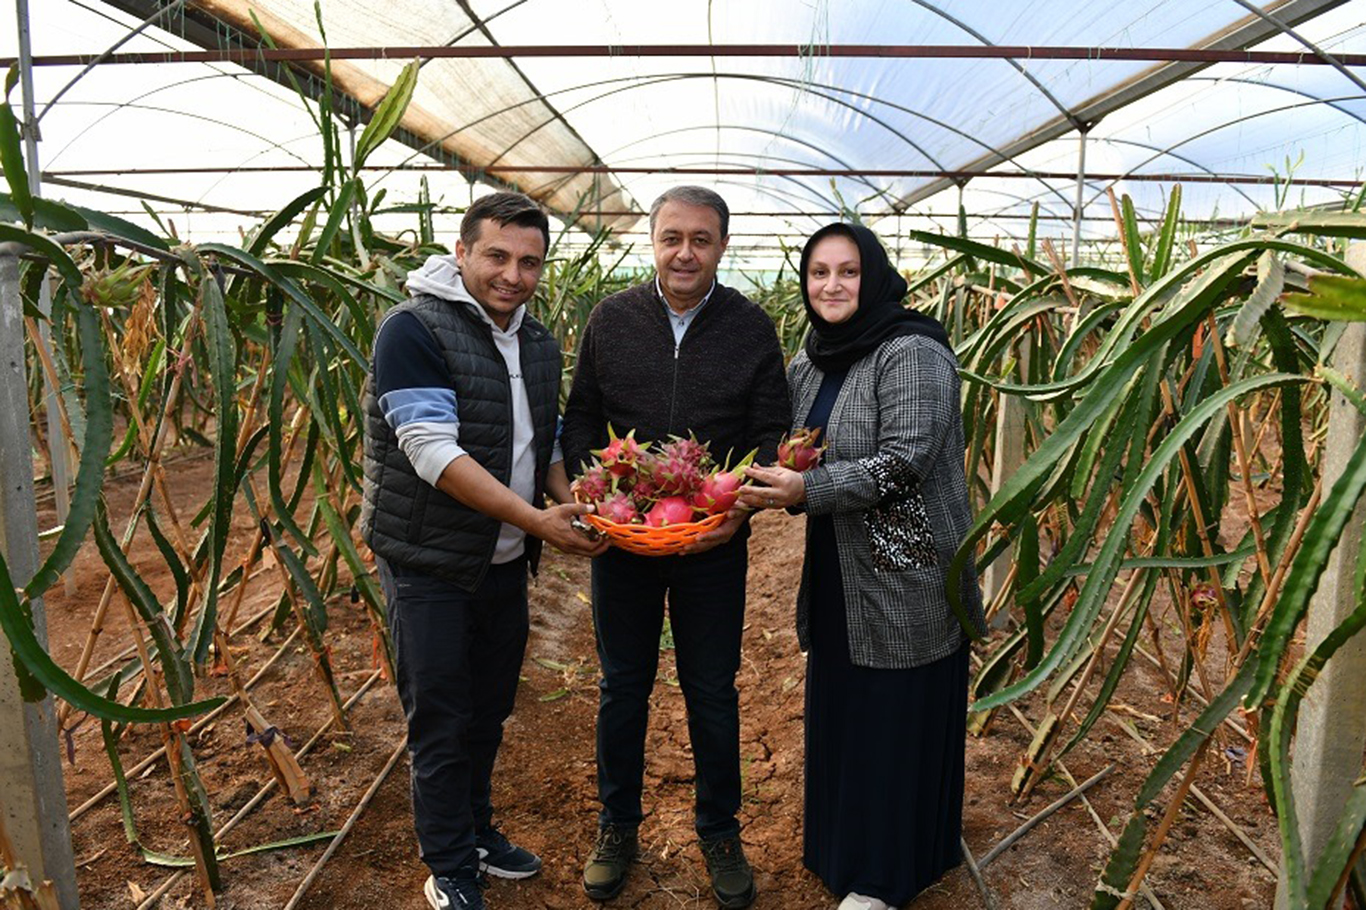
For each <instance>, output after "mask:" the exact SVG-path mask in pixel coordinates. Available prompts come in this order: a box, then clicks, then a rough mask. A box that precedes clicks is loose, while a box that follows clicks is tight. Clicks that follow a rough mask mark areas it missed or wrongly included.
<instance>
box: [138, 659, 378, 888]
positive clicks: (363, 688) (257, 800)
mask: <svg viewBox="0 0 1366 910" xmlns="http://www.w3.org/2000/svg"><path fill="white" fill-rule="evenodd" d="M381 675H383V674H382V671H380V670H376V671H375V672H373V673H371V674H370V676H369V677H368V678H367V679H366V680H365V682H363V683H361V685H360V688H359V689H357V690H356V694H355V695H352V696H351V697H350V698H348V699H347V700H346V708H347V710H350V709H351V708H352V707H353V706H354V705H355V704H356V702H358V701H360V698H361V696H362V695H364V694H365V693H366V692H368V691H369V690H370V687H371V686H373V685H374V684H375V683H376V682H377V681H378V680H379V678H380V676H381ZM335 722H336V721H335V718H332V717H329V718H328V719H327V720H325V721H323V725H322V726H321V727H319V728H318V730H317V732H316V733H314V734H313V735H312V736H311V737H309V739H308V742H306V743H304V744H303V746H302V747H301V748H300V749H299V758H303V757H304V756H305V755H307V754H308V753H309V752H311V751H312V750H313V747H314V745H316V744H317V742H318V740H320V739H322V737H323V734H324V733H326V732H327V730H328V728H329V727H331V726H332V724H333V723H335ZM277 786H279V784H278V783H276V781H275V779H274V778H272V779H271V780H269V781H266V783H265V785H264V786H263V787H261V789H260V790H257V791H256V795H255V796H253V797H252V798H251V799H249V800H248V801H247V804H246V805H245V806H243V807H242V808H241V809H238V810H237V814H236V815H234V816H233V817H232V818H230V819H228V821H227V823H226V824H225V825H223V827H221V828H219V829H218V831H217V832H216V834H215V837H217V838H218V839H219V840H222V839H223V838H224V837H226V836H227V835H228V833H229V832H231V831H232V830H233V829H234V828H235V827H237V825H238V824H239V823H240V822H241V821H242V819H244V818H246V817H247V816H248V815H249V814H251V811H252V810H253V809H255V808H256V807H257V806H259V805H261V803H263V802H265V800H266V797H268V796H270V794H271V792H272V791H274V789H275V788H276V787H277ZM184 875H185V873H184V871H178V872H174V873H172V874H171V876H170V877H169V878H167V879H166V880H165V881H164V882H162V883H161V884H160V885H158V886H157V887H156V889H155V890H153V891H152V892H151V893H150V894H148V895H147V899H146V900H145V901H143V902H142V903H141V904H139V905H138V906H137V910H152V908H154V907H156V906H157V903H158V902H159V901H160V900H161V898H162V897H163V896H164V895H165V894H166V892H167V891H170V890H171V889H172V888H173V887H175V885H176V883H177V882H179V881H180V879H181V878H182V877H183V876H184Z"/></svg>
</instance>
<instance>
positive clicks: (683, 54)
mask: <svg viewBox="0 0 1366 910" xmlns="http://www.w3.org/2000/svg"><path fill="white" fill-rule="evenodd" d="M7 2H8V5H9V7H10V9H11V10H13V9H14V8H15V7H14V3H15V0H7ZM29 5H30V19H31V34H32V44H33V52H34V54H35V55H36V56H37V57H38V64H39V65H37V66H36V67H35V79H36V89H35V98H36V101H37V107H38V111H39V112H40V113H41V114H42V119H41V140H42V141H41V143H40V151H39V156H40V160H41V163H42V169H43V171H44V193H45V194H46V195H49V196H53V197H57V198H66V199H68V200H70V201H72V202H77V203H79V204H82V205H85V206H88V207H92V208H99V209H103V210H106V211H119V212H123V213H126V214H127V215H128V217H133V218H138V219H142V220H144V221H150V218H149V216H148V215H147V214H146V213H145V212H144V210H143V204H144V203H145V204H146V205H147V206H150V207H151V208H152V209H153V210H155V211H156V212H158V213H159V214H160V215H161V216H162V217H163V218H165V217H170V218H171V219H172V220H174V221H175V222H176V225H177V229H178V230H179V231H180V233H181V235H182V236H189V237H192V238H196V239H209V238H211V237H213V236H215V235H224V234H230V235H234V236H235V235H236V233H237V231H238V229H239V228H245V227H248V226H249V225H250V224H251V223H252V222H253V220H254V218H255V217H256V213H265V212H269V211H272V210H274V209H277V208H279V207H280V206H282V205H283V204H284V203H285V202H287V201H288V200H289V199H291V198H293V197H294V196H296V195H298V194H299V193H300V192H302V191H303V190H305V189H307V188H308V187H309V186H311V185H314V184H316V182H317V177H316V174H315V173H314V171H316V169H317V168H319V167H320V165H321V162H322V157H323V147H322V142H321V140H320V138H319V137H318V133H317V130H316V128H315V126H314V124H313V121H312V118H311V115H310V113H309V112H308V110H306V108H305V106H304V104H303V102H302V101H301V100H300V98H299V95H298V94H296V92H295V91H294V89H293V88H291V87H289V85H287V84H282V83H283V81H284V80H283V79H281V77H280V75H279V73H280V70H278V69H275V70H272V69H270V68H269V67H268V66H267V65H266V64H263V63H259V62H258V63H256V64H254V65H253V66H239V65H237V64H234V63H227V62H209V63H205V62H166V63H141V64H134V63H126V62H107V63H103V64H100V65H98V66H95V67H93V68H92V69H91V70H90V71H89V72H88V73H86V74H85V75H84V76H83V77H82V78H80V79H79V81H76V82H75V83H74V84H71V85H70V87H69V89H68V90H66V91H65V92H64V93H63V91H62V90H63V89H64V87H67V86H68V84H70V83H72V80H73V79H74V78H75V77H77V76H78V74H80V73H81V71H82V69H83V68H82V67H81V66H78V65H45V62H44V61H43V59H42V58H43V57H45V56H51V55H70V54H100V53H103V52H105V51H107V50H109V49H110V48H111V47H112V46H113V45H114V44H115V43H116V42H118V41H120V40H121V39H123V38H124V37H125V36H126V35H127V34H128V32H129V31H130V30H132V29H133V28H135V27H137V26H138V25H139V24H140V23H141V22H142V21H143V20H144V19H146V18H148V17H151V16H153V15H154V14H158V13H160V16H159V18H158V19H157V24H156V25H153V26H151V27H149V28H147V29H146V30H145V31H143V32H142V33H140V34H138V35H137V36H136V37H133V38H132V39H131V40H128V41H127V43H125V44H123V45H122V46H120V47H119V48H118V49H117V51H118V53H120V54H126V53H128V52H133V51H143V52H155V51H166V50H175V51H195V50H199V49H201V48H205V49H218V48H224V47H243V46H245V47H249V48H255V47H257V46H258V45H259V42H260V36H259V32H258V23H259V27H260V28H263V29H264V30H265V31H266V32H267V33H268V35H269V39H270V41H271V43H273V44H274V45H275V46H276V47H279V48H317V47H320V46H322V45H323V43H324V42H323V38H322V31H325V34H326V44H327V45H328V46H329V47H331V48H333V49H342V48H385V49H390V51H394V52H393V53H390V52H389V51H386V52H385V53H384V54H374V55H370V56H371V57H372V59H365V58H364V57H362V56H357V57H348V58H347V59H334V60H333V61H332V63H331V71H332V78H333V82H334V85H335V88H336V90H337V91H338V92H341V93H344V94H346V95H349V96H351V97H352V98H354V99H356V100H357V101H358V102H359V103H360V105H361V106H362V107H364V108H370V107H373V105H375V104H376V103H377V102H378V100H379V99H380V98H381V97H382V96H383V93H384V92H385V90H386V89H387V88H388V86H389V85H390V84H391V83H392V81H393V79H394V78H395V77H396V76H397V74H398V73H399V71H400V70H401V69H402V67H403V65H404V64H405V63H406V62H408V60H409V59H411V54H408V55H404V54H403V53H400V52H399V51H401V50H402V49H403V48H412V47H418V46H423V47H431V46H444V47H455V48H459V47H465V46H471V47H477V46H489V45H500V46H504V47H513V48H531V47H534V48H535V50H536V51H537V52H536V53H531V52H527V53H521V54H516V55H513V56H510V57H500V56H486V57H477V58H471V57H440V58H436V59H425V62H424V63H423V66H422V69H421V74H420V78H419V83H418V88H417V90H416V92H415V94H414V98H413V102H412V105H411V106H410V108H409V110H408V113H407V115H406V117H405V120H404V122H403V128H404V133H403V135H402V136H400V137H399V138H397V139H395V140H391V141H390V142H389V143H387V144H386V145H385V146H384V147H383V148H382V149H380V151H379V152H378V153H376V154H375V155H374V156H372V158H371V159H370V161H369V162H368V164H369V165H371V166H373V167H374V168H375V169H373V170H370V171H367V174H366V177H367V185H368V186H369V188H370V192H371V194H372V198H373V194H374V193H376V192H377V191H378V190H379V189H381V188H384V189H386V190H387V193H386V202H385V204H386V205H394V204H400V203H411V202H413V201H415V200H416V199H417V196H418V192H419V182H420V181H421V180H424V179H425V180H426V182H427V184H428V185H429V187H430V193H431V197H432V199H433V200H434V201H436V202H438V203H440V204H442V205H444V206H447V207H449V209H450V213H449V214H446V215H444V216H442V217H439V218H438V219H437V229H438V231H443V230H444V231H451V230H453V229H454V226H455V224H456V219H457V218H458V215H457V214H456V213H455V210H458V209H459V208H461V207H463V206H464V205H465V204H467V203H468V201H469V199H470V198H471V194H478V193H481V192H484V191H486V190H485V187H487V186H488V185H490V184H494V183H497V184H501V185H512V186H515V187H518V188H520V189H523V190H525V191H527V192H529V193H531V194H532V195H534V196H536V197H537V198H538V199H541V200H542V201H543V202H544V203H545V204H546V205H547V207H548V208H550V209H552V210H553V211H556V212H561V213H564V212H571V211H575V210H578V211H579V212H580V218H581V223H586V224H590V225H591V224H596V223H599V222H600V223H603V224H608V225H610V226H612V227H613V228H614V229H616V230H618V231H619V232H622V233H621V234H620V236H621V237H623V238H624V239H626V240H628V241H635V242H637V243H640V242H641V241H644V240H645V225H644V221H643V219H642V218H641V217H640V215H641V213H642V212H643V210H645V209H647V208H648V206H649V204H650V201H651V200H652V199H653V198H654V197H655V196H656V195H657V194H658V193H659V192H660V191H661V190H663V189H665V188H666V187H668V186H670V185H674V184H678V183H698V184H702V185H707V186H712V187H714V188H716V189H717V190H719V191H720V192H721V193H722V194H723V195H724V196H725V197H726V198H727V200H728V201H729V203H730V206H731V208H732V210H733V211H734V212H735V213H736V215H735V217H734V219H733V221H732V225H731V233H732V238H733V239H732V257H733V261H732V263H731V264H732V265H736V264H744V263H746V262H762V261H764V260H771V259H772V253H773V251H774V250H776V249H777V247H778V244H779V243H780V242H781V241H783V240H786V241H787V242H794V241H799V240H800V238H801V237H802V236H804V235H805V234H807V233H809V232H810V231H811V230H812V229H813V228H814V227H816V226H818V225H819V224H822V223H824V222H826V221H829V220H831V219H832V218H833V217H835V216H836V215H837V213H838V212H840V211H841V209H842V208H847V209H856V210H857V211H859V212H860V213H861V215H862V216H863V217H864V218H865V219H866V220H868V221H869V222H871V223H873V224H874V225H875V226H876V227H877V228H878V229H879V230H881V231H882V232H883V233H884V234H885V235H886V236H887V237H889V238H892V237H895V236H899V235H900V236H904V234H905V232H906V231H907V230H908V229H911V228H917V229H923V230H936V231H937V230H949V231H954V230H957V217H958V212H959V206H960V203H961V206H962V208H963V211H964V212H965V213H966V215H967V226H968V230H969V232H970V233H971V234H972V235H973V236H974V237H978V238H983V239H987V240H990V238H992V237H1000V238H1003V239H1004V238H1010V237H1019V236H1022V235H1023V234H1024V233H1025V231H1026V230H1027V229H1028V224H1029V214H1030V211H1031V208H1032V207H1033V205H1034V204H1035V203H1037V204H1038V206H1039V211H1040V218H1041V221H1040V231H1041V233H1043V234H1045V235H1049V236H1054V237H1060V238H1062V237H1065V238H1069V239H1070V236H1071V232H1072V219H1073V213H1074V205H1075V202H1076V199H1077V196H1078V190H1077V186H1078V181H1077V172H1078V169H1079V166H1081V165H1082V164H1083V163H1084V171H1085V175H1086V176H1085V180H1084V181H1083V183H1082V189H1081V201H1082V205H1083V208H1082V222H1081V225H1082V236H1083V238H1091V239H1099V238H1104V237H1108V236H1112V235H1113V233H1114V222H1113V220H1112V217H1111V209H1110V203H1109V200H1108V198H1107V196H1106V189H1107V188H1111V187H1112V188H1113V189H1114V190H1115V191H1116V192H1117V193H1128V194H1129V195H1130V196H1131V197H1132V198H1133V200H1134V203H1135V205H1136V208H1137V210H1138V212H1139V215H1140V217H1148V218H1152V217H1155V216H1156V215H1157V214H1158V213H1159V212H1160V211H1161V209H1162V207H1163V205H1164V200H1165V198H1166V196H1167V194H1168V193H1169V192H1170V190H1171V187H1172V185H1173V184H1174V183H1176V182H1181V183H1183V211H1184V213H1185V215H1186V216H1187V217H1188V218H1190V219H1192V220H1217V219H1228V218H1231V219H1236V218H1240V217H1244V216H1247V215H1250V214H1251V213H1252V212H1254V211H1256V210H1258V209H1265V208H1276V207H1280V206H1285V205H1301V204H1318V203H1331V202H1335V201H1340V200H1342V199H1343V198H1344V197H1345V196H1348V195H1350V194H1353V193H1354V192H1356V191H1359V189H1360V181H1361V180H1362V179H1363V173H1362V165H1363V163H1366V148H1363V145H1364V143H1363V140H1364V139H1366V67H1362V66H1348V65H1342V64H1340V63H1339V61H1338V60H1337V58H1338V57H1340V56H1341V55H1352V54H1361V53H1363V52H1366V0H1349V2H1341V0H1339V2H1323V0H1279V2H1270V3H1260V4H1259V3H1255V2H1251V0H1209V2H1203V3H1191V2H1189V0H1129V2H1125V3H1116V2H1093V0H1020V2H1004V0H990V2H989V0H936V2H925V0H876V2H857V3H854V2H841V3H835V2H830V0H746V2H729V3H718V2H703V0H673V2H670V3H668V4H657V3H641V2H624V0H385V2H384V3H374V2H372V0H321V2H320V5H319V6H318V8H317V11H315V5H314V3H313V2H312V0H189V2H188V3H182V2H171V0H112V2H108V3H105V2H100V0H29ZM11 21H14V17H13V16H11ZM320 21H321V24H322V30H321V31H320V28H319V22H320ZM742 44H743V45H758V44H763V45H787V46H789V47H791V48H792V50H791V52H790V53H782V54H779V53H768V54H765V53H758V52H756V53H751V54H732V53H707V52H706V48H707V46H715V47H717V48H721V49H724V48H725V47H726V46H728V45H742ZM641 45H653V46H659V45H670V46H673V45H678V46H691V47H690V48H680V49H679V51H678V53H677V55H674V56H664V55H662V54H660V55H645V54H641V53H636V52H633V48H635V47H636V46H641ZM853 45H877V46H887V47H908V46H910V47H925V46H973V47H983V48H989V47H992V46H999V47H1014V48H1023V49H1025V51H1026V53H1024V54H1022V55H1015V56H1009V57H1007V56H999V57H996V58H975V57H972V58H970V57H965V56H963V55H958V56H949V57H945V58H928V57H915V56H900V57H890V56H875V55H873V54H872V53H867V52H865V53H863V54H857V55H856V54H853V53H847V52H848V51H850V50H851V46H853ZM565 46H569V48H570V50H572V48H575V47H579V48H585V49H586V48H602V47H604V46H606V47H608V52H605V53H595V54H589V53H584V54H582V55H579V56H575V55H572V54H570V53H568V52H567V51H566V50H565ZM1064 46H1065V47H1076V48H1130V49H1132V48H1155V49H1164V50H1171V49H1218V50H1244V49H1253V50H1257V51H1273V50H1274V51H1286V52H1290V53H1293V54H1296V55H1299V56H1298V58H1297V59H1296V60H1294V61H1293V62H1285V63H1267V62H1248V61H1246V60H1242V61H1237V62H1234V61H1223V62H1213V63H1208V62H1171V61H1165V60H1158V61H1151V60H1123V59H1111V58H1108V57H1103V58H1101V57H1100V55H1098V54H1097V55H1091V56H1090V58H1085V57H1084V58H1082V59H1048V58H1042V57H1041V58H1033V57H1031V56H1030V55H1029V54H1028V49H1029V48H1036V47H1037V48H1047V47H1052V48H1057V47H1064ZM552 47H556V48H559V50H558V51H553V50H552ZM613 49H615V50H613ZM0 55H3V56H8V57H13V56H16V55H17V43H16V40H15V33H14V31H13V30H9V31H8V32H7V34H6V35H5V39H4V42H3V43H2V44H0ZM1098 58H1099V59H1098ZM48 63H50V61H48ZM1334 64H1337V65H1334ZM295 66H296V67H297V69H296V73H297V74H298V75H297V76H296V78H298V79H302V80H303V81H302V82H301V83H300V84H301V85H302V86H303V88H304V90H305V91H308V90H309V86H310V85H318V84H320V82H321V80H320V79H318V78H317V76H318V74H320V73H321V64H320V63H317V62H308V63H301V64H295ZM308 73H311V74H313V78H311V79H310V78H309V77H308V75H307V74H308ZM277 80H280V81H277ZM59 94H60V97H57V96H58V95H59ZM54 98H57V101H56V103H55V104H52V105H51V106H50V107H48V106H47V105H48V104H49V102H51V101H52V99H54ZM362 125H363V124H362ZM1079 127H1080V128H1084V129H1085V130H1086V132H1085V140H1084V142H1083V141H1082V133H1081V132H1080V131H1079ZM343 143H345V136H343ZM1083 148H1084V149H1085V151H1084V156H1085V157H1084V162H1083V161H1082V160H1081V154H1080V153H1081V151H1082V149H1083ZM452 166H455V167H454V168H453V167H452ZM381 167H382V168H383V169H380V168H381ZM486 168H488V169H490V170H488V171H485V170H483V169H486ZM537 168H545V170H540V171H538V170H536V169H537ZM476 169H477V170H476ZM680 169H681V170H683V171H684V173H680V172H679V171H680ZM688 171H690V173H688ZM965 172H966V174H965ZM967 175H970V176H967ZM471 176H476V177H477V178H478V179H477V180H475V182H473V183H472V182H471V180H470V178H471ZM1276 176H1278V177H1279V178H1280V183H1279V185H1278V184H1277V183H1273V182H1267V180H1268V178H1272V177H1276ZM1287 177H1293V183H1292V184H1291V185H1290V188H1289V189H1288V190H1286V189H1285V187H1284V180H1285V178H1287ZM1257 181H1262V182H1257ZM139 196H142V197H144V198H143V199H139V198H137V197H139ZM585 212H586V213H588V214H586V215H585V214H582V213H585ZM391 217H392V218H393V219H394V222H393V223H394V229H395V230H399V229H400V228H402V227H404V226H409V227H410V226H411V220H412V219H411V215H406V216H405V215H398V214H395V215H393V216H391Z"/></svg>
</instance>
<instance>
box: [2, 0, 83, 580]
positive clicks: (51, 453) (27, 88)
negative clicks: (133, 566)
mask: <svg viewBox="0 0 1366 910" xmlns="http://www.w3.org/2000/svg"><path fill="white" fill-rule="evenodd" d="M15 16H16V18H17V19H18V20H19V60H20V64H21V66H20V69H19V84H20V88H22V89H23V93H24V166H25V167H26V168H27V169H28V189H29V192H30V193H32V194H33V196H34V198H37V197H39V196H42V195H43V171H42V168H41V167H40V166H39V162H38V115H37V113H36V110H37V106H36V104H35V102H34V96H33V51H32V46H31V45H32V42H31V36H30V32H29V19H28V0H16V5H15ZM38 309H39V310H40V311H41V312H42V314H43V315H44V316H46V315H48V314H49V313H51V312H52V293H51V291H50V289H49V288H48V285H47V282H46V281H44V282H43V283H42V285H41V286H40V287H39V288H38ZM38 338H39V343H41V344H43V345H46V346H50V345H51V343H52V342H51V337H50V334H49V332H48V327H47V322H41V323H39V324H38ZM43 387H44V388H46V389H47V396H46V397H45V398H44V407H45V409H46V411H47V457H48V467H49V469H50V470H51V471H52V491H53V495H55V496H56V504H57V524H59V525H63V524H66V517H67V515H69V514H70V512H71V463H70V461H69V460H68V454H69V453H70V448H69V446H68V445H67V440H66V435H65V431H64V430H63V428H62V420H61V417H60V413H61V412H60V411H59V410H58V404H57V397H58V396H59V395H60V394H61V392H60V391H59V390H58V389H55V388H53V387H52V385H51V384H49V383H48V381H47V378H46V377H44V378H43ZM66 593H67V595H68V596H72V597H74V596H75V594H76V579H75V578H74V577H72V575H71V573H70V572H68V573H67V575H66Z"/></svg>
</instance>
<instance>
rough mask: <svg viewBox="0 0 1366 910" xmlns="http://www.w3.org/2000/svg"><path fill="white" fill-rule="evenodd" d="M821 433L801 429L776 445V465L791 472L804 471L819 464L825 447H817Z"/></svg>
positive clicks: (817, 430)
mask: <svg viewBox="0 0 1366 910" xmlns="http://www.w3.org/2000/svg"><path fill="white" fill-rule="evenodd" d="M820 435H821V431H820V428H819V427H817V428H816V429H814V430H808V429H806V428H805V427H803V428H802V429H800V430H797V431H796V432H795V433H792V434H791V435H789V436H787V437H786V438H785V439H783V441H782V442H780V443H779V444H778V464H779V465H781V466H782V467H784V468H789V469H791V470H793V471H806V470H809V469H810V468H814V467H815V466H816V465H818V464H820V463H821V453H822V452H824V451H825V446H822V445H817V444H816V443H817V441H818V440H819V439H820Z"/></svg>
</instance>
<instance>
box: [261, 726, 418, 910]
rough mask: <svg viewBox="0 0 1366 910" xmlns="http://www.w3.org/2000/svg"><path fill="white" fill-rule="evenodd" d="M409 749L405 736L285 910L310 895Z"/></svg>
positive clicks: (310, 870)
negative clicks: (312, 888)
mask: <svg viewBox="0 0 1366 910" xmlns="http://www.w3.org/2000/svg"><path fill="white" fill-rule="evenodd" d="M407 747H408V736H407V734H404V735H403V737H402V738H401V739H399V742H398V745H397V746H395V747H394V751H393V752H392V753H391V754H390V755H389V760H388V761H387V762H385V763H384V767H383V768H381V769H380V772H379V775H378V776H377V777H376V778H375V779H374V781H372V782H371V784H370V787H369V789H367V790H366V791H365V795H364V796H362V797H361V798H360V802H358V803H356V808H355V809H353V810H351V815H350V816H349V817H348V818H347V819H346V823H345V824H344V825H342V826H341V830H340V831H338V832H337V836H336V837H334V838H332V842H331V843H329V844H328V845H327V849H326V850H324V851H323V855H322V856H320V857H318V861H317V862H316V863H314V864H313V868H312V869H309V870H308V874H307V875H305V876H304V880H303V881H301V882H299V887H298V888H296V889H295V891H294V896H293V897H291V898H290V899H289V903H287V904H285V907H284V910H294V908H296V907H298V906H299V902H300V901H301V900H303V899H304V895H305V894H306V893H308V888H309V886H310V885H312V884H313V882H314V881H315V880H316V879H317V878H318V875H319V873H321V872H322V871H323V866H324V865H326V864H327V861H328V860H329V859H331V858H332V856H333V854H335V853H336V852H337V850H338V849H339V848H340V847H341V845H342V841H344V840H345V839H346V835H348V834H350V833H351V829H352V828H354V827H355V826H356V821H357V820H358V819H360V817H361V813H363V812H364V811H365V809H366V807H367V806H369V805H370V801H371V800H372V799H374V798H375V794H376V793H378V792H379V788H380V787H381V786H382V785H383V784H384V780H385V778H387V777H388V776H389V772H390V771H392V770H394V765H397V764H398V760H399V759H400V758H401V757H402V756H403V752H404V750H405V749H406V748H407Z"/></svg>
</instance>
